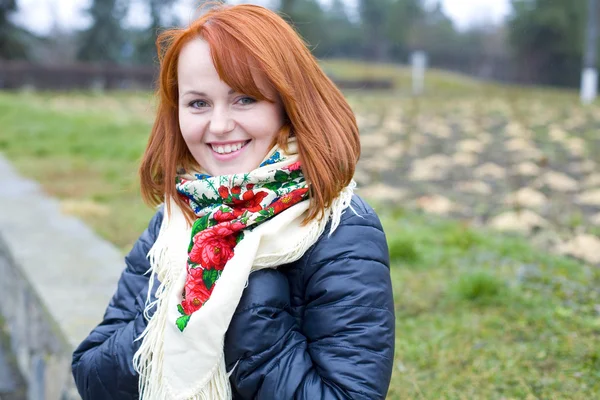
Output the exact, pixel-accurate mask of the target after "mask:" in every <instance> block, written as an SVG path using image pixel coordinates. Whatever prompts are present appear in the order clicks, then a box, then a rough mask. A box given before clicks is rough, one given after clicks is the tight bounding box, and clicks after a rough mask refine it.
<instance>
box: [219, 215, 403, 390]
mask: <svg viewBox="0 0 600 400" xmlns="http://www.w3.org/2000/svg"><path fill="white" fill-rule="evenodd" d="M357 212H358V213H359V215H351V216H350V217H348V218H345V221H343V223H342V224H341V225H340V226H339V227H338V229H337V230H336V231H335V233H334V234H333V235H332V236H330V237H328V235H327V231H326V232H325V234H324V235H323V236H322V237H321V239H320V240H319V241H318V242H317V244H316V245H315V246H313V249H312V251H311V253H310V254H309V255H308V257H306V259H307V261H306V264H305V265H303V266H301V267H302V268H303V269H304V272H303V274H304V278H303V279H304V282H303V284H304V287H305V293H304V299H303V301H302V303H304V304H305V307H304V310H296V311H297V312H296V313H291V312H290V307H291V306H290V291H289V283H288V282H287V277H286V276H285V275H284V274H283V273H282V272H280V271H277V270H261V271H258V272H255V273H253V274H251V275H250V279H249V283H248V287H247V288H246V290H245V292H244V294H243V296H242V300H241V302H240V304H239V306H238V309H237V311H236V314H235V315H234V317H233V319H232V323H231V325H230V328H229V331H228V335H227V336H226V344H225V348H226V349H227V350H228V351H227V352H226V362H227V367H228V370H230V369H233V371H232V373H231V376H230V381H231V382H232V388H233V390H234V392H236V394H237V395H238V396H239V397H240V398H242V399H258V400H267V399H280V400H285V399H298V400H300V399H302V400H313V399H321V400H329V399H365V400H367V399H368V400H375V399H384V398H385V397H386V394H387V390H388V387H389V383H390V378H391V373H392V367H393V356H394V339H395V334H394V328H395V319H394V303H393V297H392V286H391V279H390V270H389V253H388V248H387V244H386V240H385V235H384V233H383V230H382V227H381V224H380V222H379V219H378V218H377V216H376V215H375V213H374V212H373V211H372V210H371V209H370V208H368V206H366V205H365V206H364V207H362V209H358V210H357ZM347 213H352V211H350V210H348V211H347ZM274 287H275V288H277V290H273V288H274ZM280 288H284V289H283V290H279V289H280ZM294 314H297V315H300V316H302V315H303V317H299V318H298V320H297V319H296V318H295V317H294V316H293V315H294ZM300 320H302V321H300ZM300 323H301V324H302V326H300Z"/></svg>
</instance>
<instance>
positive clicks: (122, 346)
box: [72, 210, 163, 400]
mask: <svg viewBox="0 0 600 400" xmlns="http://www.w3.org/2000/svg"><path fill="white" fill-rule="evenodd" d="M162 215H163V211H162V210H160V211H159V212H158V213H157V214H156V215H155V216H154V217H153V218H152V220H151V221H150V224H149V226H148V229H146V230H145V231H144V233H143V234H142V235H141V236H140V238H139V239H138V240H137V242H136V243H135V244H134V246H133V248H132V250H131V252H130V253H129V254H128V255H127V256H126V257H125V263H126V267H125V270H124V271H123V273H122V274H121V277H120V279H119V282H118V286H117V290H116V292H115V294H114V295H113V297H112V299H111V301H110V303H109V305H108V308H107V309H106V312H105V313H104V318H103V320H102V322H101V323H100V324H99V325H98V326H97V327H96V328H94V330H92V332H91V333H90V334H89V336H88V337H87V338H86V339H85V340H84V341H83V342H82V343H81V344H80V345H79V346H78V347H77V349H76V350H75V352H74V353H73V363H72V369H73V376H74V378H75V383H76V385H77V389H78V390H79V394H80V395H81V397H82V398H83V400H95V399H98V400H100V399H102V400H106V399H123V400H125V399H135V398H137V391H138V375H137V372H136V371H135V370H134V368H133V362H132V360H133V354H134V353H135V352H136V351H137V349H138V348H139V346H140V342H135V341H134V340H135V339H136V338H137V337H138V336H139V335H140V334H141V333H142V332H143V330H144V329H145V328H146V324H147V321H146V320H145V318H144V315H143V310H144V307H145V302H146V297H147V293H148V292H147V290H148V281H149V276H148V275H144V274H145V273H146V272H147V271H148V269H149V268H150V263H149V261H148V259H147V258H146V256H147V254H148V251H149V250H150V248H151V247H152V245H153V244H154V241H155V240H156V236H157V234H158V231H159V229H160V224H161V222H162Z"/></svg>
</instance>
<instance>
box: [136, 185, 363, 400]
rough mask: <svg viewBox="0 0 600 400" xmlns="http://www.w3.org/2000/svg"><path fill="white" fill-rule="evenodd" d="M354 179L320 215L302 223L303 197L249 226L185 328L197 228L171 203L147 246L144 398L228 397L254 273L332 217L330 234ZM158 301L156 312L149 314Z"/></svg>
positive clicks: (290, 252)
mask: <svg viewBox="0 0 600 400" xmlns="http://www.w3.org/2000/svg"><path fill="white" fill-rule="evenodd" d="M355 186H356V184H355V183H354V181H352V183H351V184H350V185H349V186H347V187H346V188H345V189H344V190H343V191H342V192H341V193H340V195H339V196H338V197H337V198H336V199H335V200H334V201H333V203H332V205H331V207H330V208H329V209H327V210H326V212H325V214H324V217H323V218H322V219H320V220H318V221H316V220H315V221H312V222H310V223H308V224H307V225H305V226H302V225H301V222H302V220H303V219H304V217H305V215H306V211H307V209H308V201H303V202H301V203H298V204H296V205H295V206H293V207H291V208H289V209H287V210H285V211H283V212H282V213H280V214H278V215H276V216H275V217H273V218H272V219H270V220H268V221H265V222H263V223H262V224H260V225H259V226H257V227H256V228H255V229H254V230H252V231H249V232H245V237H244V239H243V240H241V241H240V242H239V243H238V244H237V246H236V248H235V255H234V256H233V258H232V259H231V260H229V262H228V263H227V264H226V266H225V269H224V270H223V273H222V275H221V277H220V279H219V280H218V282H217V284H216V286H215V288H214V290H213V292H212V295H211V297H210V299H209V300H208V301H207V302H206V304H205V305H204V306H203V307H202V308H200V309H199V310H198V311H196V312H195V313H194V314H193V315H192V317H191V318H190V321H189V322H188V325H187V327H186V329H185V331H184V332H180V331H179V330H178V329H177V327H176V325H175V320H176V319H177V317H179V313H178V311H177V304H178V303H179V302H180V301H181V292H182V289H183V286H184V284H185V278H186V268H185V265H186V259H187V246H188V244H189V238H190V235H191V227H189V226H188V224H187V222H186V220H185V218H184V215H183V213H182V212H181V210H180V209H179V207H178V206H177V205H176V204H175V203H171V215H168V214H167V212H166V211H165V216H164V219H163V222H162V225H161V228H160V232H159V235H158V238H157V240H156V242H155V243H154V245H153V247H152V249H151V250H150V252H149V253H148V258H149V260H150V265H151V268H150V270H149V272H151V275H150V283H149V285H148V299H147V302H146V308H145V310H144V316H145V317H146V318H147V319H148V320H149V322H148V326H147V327H146V329H145V330H144V332H143V333H142V335H141V336H140V337H139V338H138V339H137V340H142V344H141V346H140V348H139V350H138V351H137V352H136V353H135V355H134V357H133V365H134V367H135V369H136V371H138V373H139V374H140V378H139V394H140V399H141V400H230V399H231V398H232V393H231V386H230V383H229V375H230V374H231V372H232V371H230V372H229V373H227V372H226V369H225V357H224V348H223V346H224V338H225V333H226V331H227V328H228V326H229V323H230V321H231V318H232V316H233V314H234V312H235V310H236V307H237V305H238V303H239V301H240V298H241V296H242V292H243V290H244V288H245V286H246V285H247V281H248V276H249V275H250V273H251V272H253V271H257V270H260V269H263V268H277V267H278V266H280V265H284V264H288V263H291V262H293V261H296V260H298V259H300V258H301V257H302V256H303V255H304V253H305V252H306V251H307V250H308V249H309V248H310V247H311V246H312V245H313V244H314V243H315V242H316V241H317V240H318V238H319V237H320V236H321V234H322V233H323V232H324V230H325V225H326V224H327V222H328V220H329V219H330V218H331V229H330V231H329V235H331V234H332V233H333V232H334V231H335V229H336V228H337V226H338V225H339V223H340V219H341V216H342V213H343V212H344V210H345V209H346V208H347V207H349V206H350V201H351V200H352V195H353V191H354V188H355ZM156 279H158V280H159V282H160V285H159V287H158V289H157V291H156V300H155V301H153V302H150V293H151V289H152V287H153V286H154V283H155V281H156ZM154 306H156V307H157V308H156V312H155V313H154V315H153V316H152V317H150V315H149V312H150V310H151V309H152V308H153V307H154ZM234 368H235V367H234Z"/></svg>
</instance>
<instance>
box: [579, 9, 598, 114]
mask: <svg viewBox="0 0 600 400" xmlns="http://www.w3.org/2000/svg"><path fill="white" fill-rule="evenodd" d="M587 11H588V21H587V32H586V37H585V42H586V43H585V54H584V56H583V71H582V72H581V102H582V103H583V104H590V103H592V102H593V101H594V100H595V99H596V93H597V91H598V69H597V68H596V60H597V55H598V49H597V46H598V15H597V14H598V3H597V2H596V0H588V10H587Z"/></svg>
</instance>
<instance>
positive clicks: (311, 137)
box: [140, 4, 360, 222]
mask: <svg viewBox="0 0 600 400" xmlns="http://www.w3.org/2000/svg"><path fill="white" fill-rule="evenodd" d="M196 38H201V39H203V40H205V41H206V42H208V44H209V46H210V49H211V56H212V59H213V63H214V65H215V68H216V70H217V72H218V74H219V77H220V78H221V79H222V80H223V81H224V82H225V83H227V85H228V86H230V87H231V88H232V89H234V90H236V91H238V92H240V93H244V94H247V95H249V96H254V97H256V98H258V99H261V100H267V101H271V100H272V99H267V98H266V97H265V96H264V95H263V94H262V93H261V92H260V90H259V88H258V86H257V84H256V82H255V79H254V77H253V73H252V71H253V70H256V69H258V70H259V71H260V72H261V73H262V74H263V75H264V76H265V77H266V78H267V80H268V82H269V83H270V84H271V85H272V87H273V88H274V89H275V90H276V91H277V93H278V94H279V96H280V97H281V101H282V104H283V107H284V110H285V114H286V116H287V118H286V120H287V122H286V125H285V126H284V127H283V128H282V130H281V131H280V133H279V135H278V137H277V142H278V143H279V144H280V145H281V146H285V144H286V143H287V139H288V136H289V135H290V134H293V135H295V136H296V138H297V142H298V153H299V157H300V160H301V161H302V166H303V167H302V168H303V171H304V175H305V178H306V180H307V182H308V184H309V188H310V202H311V203H310V208H309V213H308V216H307V217H306V220H305V222H307V221H310V220H312V219H314V218H320V217H321V216H322V215H323V214H322V212H323V210H324V209H325V208H327V207H329V206H330V205H331V203H332V201H333V199H335V198H336V197H337V196H338V195H339V193H340V191H341V190H342V189H343V188H344V187H345V186H347V185H348V184H349V183H350V181H351V179H352V176H353V175H354V170H355V167H356V163H357V161H358V158H359V155H360V141H359V133H358V127H357V124H356V118H355V117H354V113H353V112H352V110H351V109H350V106H349V105H348V103H347V102H346V100H345V99H344V96H343V95H342V93H341V92H340V90H339V89H338V88H337V87H336V86H335V85H334V84H333V82H332V81H331V80H330V79H329V78H328V77H327V76H326V75H325V73H324V72H323V71H322V70H321V68H320V67H319V65H318V63H317V61H316V59H315V58H314V57H313V55H312V54H311V53H310V51H309V50H308V48H307V47H306V45H305V44H304V42H303V41H302V39H301V38H300V37H299V36H298V34H297V33H296V32H295V31H294V30H293V29H292V28H291V27H290V26H289V25H288V24H287V23H286V22H285V21H284V20H283V19H282V18H281V17H280V16H278V15H277V14H276V13H274V12H273V11H270V10H268V9H266V8H264V7H260V6H256V5H249V4H242V5H236V6H227V5H218V6H216V7H214V8H212V9H210V10H209V11H208V12H206V13H205V14H204V15H202V16H201V17H200V18H198V19H197V20H195V21H194V22H193V23H192V24H191V25H190V26H189V27H187V28H182V29H171V30H168V31H165V32H163V33H162V34H161V35H160V36H159V37H158V40H157V42H156V43H157V49H158V54H159V60H160V75H159V81H158V89H157V95H158V98H159V102H158V110H157V116H156V120H155V122H154V126H153V128H152V133H151V135H150V139H149V141H148V145H147V148H146V151H145V153H144V156H143V159H142V163H141V166H140V178H141V191H142V196H143V198H144V200H145V201H146V202H147V203H148V204H150V205H153V206H156V205H158V204H160V203H162V202H163V201H164V199H165V197H168V198H172V199H173V200H174V201H175V202H176V203H177V204H178V205H179V206H180V207H181V209H182V210H184V212H185V213H186V217H187V218H188V220H190V221H191V220H192V218H193V214H192V212H191V210H189V209H188V208H187V207H185V206H184V204H183V201H182V200H181V199H180V198H179V196H177V195H176V191H175V176H176V174H177V168H178V167H179V166H183V167H185V168H188V167H194V166H197V162H196V161H195V160H194V158H193V157H192V155H191V153H190V152H189V150H188V148H187V146H186V144H185V142H184V140H183V137H182V135H181V132H180V130H179V121H178V86H177V62H178V58H179V54H180V52H181V49H182V47H183V46H184V45H185V44H186V43H187V42H189V41H190V40H193V39H196Z"/></svg>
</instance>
